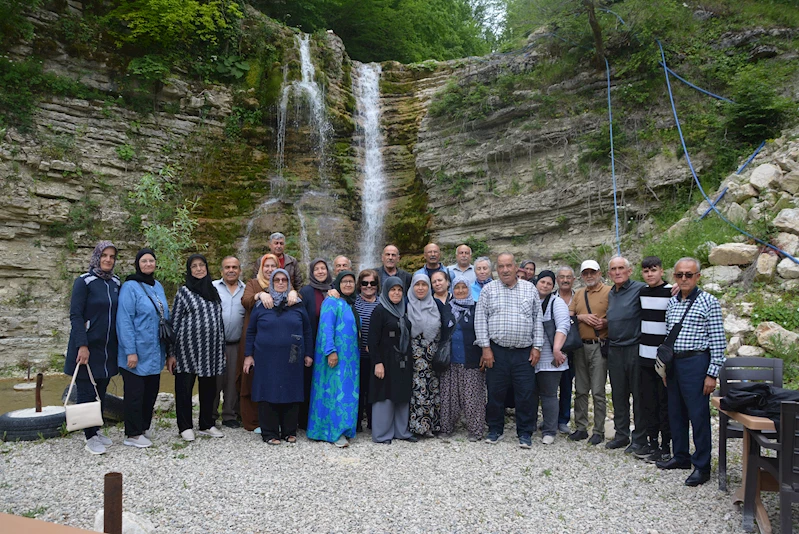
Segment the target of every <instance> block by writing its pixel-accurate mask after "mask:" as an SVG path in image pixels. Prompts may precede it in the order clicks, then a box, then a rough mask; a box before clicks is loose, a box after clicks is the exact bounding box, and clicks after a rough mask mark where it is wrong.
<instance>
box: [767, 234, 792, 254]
mask: <svg viewBox="0 0 799 534" xmlns="http://www.w3.org/2000/svg"><path fill="white" fill-rule="evenodd" d="M772 243H773V244H774V246H775V247H777V248H779V249H781V250H784V251H785V252H787V253H788V254H790V255H791V256H794V255H796V253H797V252H799V236H797V235H795V234H789V233H787V232H780V233H779V234H777V237H775V238H774V239H773V240H772Z"/></svg>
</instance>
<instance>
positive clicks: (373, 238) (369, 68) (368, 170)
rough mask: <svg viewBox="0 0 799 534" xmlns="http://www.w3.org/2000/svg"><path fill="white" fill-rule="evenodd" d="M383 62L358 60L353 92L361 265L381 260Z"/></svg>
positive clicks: (368, 266)
mask: <svg viewBox="0 0 799 534" xmlns="http://www.w3.org/2000/svg"><path fill="white" fill-rule="evenodd" d="M380 74H381V69H380V65H378V64H376V63H370V64H368V65H364V64H361V63H356V76H355V77H354V79H353V88H352V89H353V90H352V92H353V94H354V95H355V107H356V112H357V130H356V133H357V134H359V135H358V137H359V145H360V149H361V153H362V154H361V164H360V171H361V174H362V176H363V178H362V180H363V187H362V193H361V205H362V223H363V230H362V235H361V243H360V260H361V261H360V268H361V269H367V268H371V267H373V266H375V265H378V264H379V263H380V255H379V254H380V250H379V247H380V243H381V241H382V237H383V217H384V214H385V196H386V193H385V173H384V172H383V154H382V152H381V149H382V147H383V134H382V133H381V131H380Z"/></svg>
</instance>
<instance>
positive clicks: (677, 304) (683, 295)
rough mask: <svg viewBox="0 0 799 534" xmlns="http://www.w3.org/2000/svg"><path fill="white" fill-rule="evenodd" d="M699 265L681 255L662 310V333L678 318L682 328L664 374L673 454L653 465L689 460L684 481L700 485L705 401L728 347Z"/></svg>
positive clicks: (707, 439)
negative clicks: (704, 288) (690, 432)
mask: <svg viewBox="0 0 799 534" xmlns="http://www.w3.org/2000/svg"><path fill="white" fill-rule="evenodd" d="M700 270H701V264H700V263H699V260H697V259H695V258H682V259H681V260H679V261H678V262H677V264H676V265H675V266H674V280H675V282H676V283H677V285H678V286H679V288H680V292H679V293H678V294H677V295H675V296H673V297H672V298H671V300H670V301H669V306H668V308H667V310H666V332H667V333H668V332H670V331H671V329H672V328H674V327H675V325H677V324H678V323H680V320H681V319H682V327H681V328H682V329H681V330H680V331H679V334H678V335H677V338H676V339H675V340H674V361H673V362H672V364H671V367H670V368H669V369H668V371H667V375H666V378H665V381H666V386H667V388H668V396H669V400H668V402H669V425H670V426H671V439H672V445H673V447H674V457H672V458H671V460H668V461H665V462H664V461H660V462H657V466H658V467H659V468H661V469H690V468H691V465H692V464H693V468H694V470H693V472H692V473H691V475H690V476H689V477H688V478H687V479H686V480H685V485H686V486H698V485H700V484H704V483H705V482H707V481H708V480H710V447H711V437H712V436H711V431H710V407H709V405H708V402H709V400H710V399H709V397H710V394H711V393H712V392H713V390H714V389H716V379H717V377H718V376H719V370H720V369H721V367H722V366H723V365H724V361H725V359H726V358H725V356H724V350H725V349H726V347H727V341H726V338H725V336H724V320H723V318H722V316H721V305H720V304H719V301H718V299H716V297H714V296H713V295H710V294H709V293H706V292H704V291H702V290H701V289H699V288H698V287H697V284H698V283H699V279H700V278H701V277H702V275H701V273H700ZM692 302H693V304H691V303H692ZM689 306H690V309H688V307H689ZM686 310H688V313H687V314H686ZM683 315H685V318H683ZM689 422H690V424H691V428H692V430H693V435H694V447H695V451H694V454H693V455H691V456H689V455H688V452H689V443H688V423H689Z"/></svg>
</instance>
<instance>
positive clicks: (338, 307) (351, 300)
mask: <svg viewBox="0 0 799 534" xmlns="http://www.w3.org/2000/svg"><path fill="white" fill-rule="evenodd" d="M333 289H335V290H336V291H338V293H339V294H340V295H341V298H338V299H334V298H329V299H325V301H324V302H323V303H322V310H321V313H320V315H319V331H318V332H317V334H316V351H315V354H314V365H313V383H312V385H311V406H310V414H309V417H308V431H307V436H308V438H310V439H315V440H318V441H327V442H330V443H334V444H335V445H336V446H337V447H346V446H347V445H349V442H348V441H347V438H353V437H355V427H356V419H357V416H358V384H359V380H360V376H359V375H360V372H359V371H360V369H359V368H360V353H359V352H358V312H357V310H356V309H355V273H353V272H352V271H342V272H340V273H339V274H338V276H337V277H336V280H335V281H334V282H333Z"/></svg>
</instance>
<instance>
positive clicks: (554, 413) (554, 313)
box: [533, 271, 570, 445]
mask: <svg viewBox="0 0 799 534" xmlns="http://www.w3.org/2000/svg"><path fill="white" fill-rule="evenodd" d="M535 287H536V288H537V289H538V294H539V297H540V298H541V310H542V312H543V315H542V318H541V320H542V321H543V322H544V323H547V322H548V321H553V322H554V330H555V336H554V340H552V339H550V338H549V335H548V334H547V335H544V344H543V346H542V347H541V358H540V359H539V360H538V363H537V364H536V365H535V382H536V387H535V389H534V390H533V405H534V406H535V417H536V419H538V400H539V398H540V399H541V412H542V413H543V415H544V427H543V429H542V431H541V434H542V435H543V439H542V442H543V443H544V445H549V444H551V443H552V442H554V441H555V434H556V433H557V430H558V386H559V385H560V377H561V374H563V371H565V370H566V369H568V368H569V361H568V359H567V358H566V355H565V354H564V353H563V352H561V350H560V349H561V347H562V346H563V343H564V342H565V341H566V336H567V335H568V333H569V327H570V322H569V307H568V306H567V305H566V303H565V302H564V301H563V299H562V298H560V297H559V296H558V293H557V292H554V293H553V291H552V290H553V289H554V287H555V273H553V272H552V271H541V273H540V274H539V275H538V281H537V282H536V285H535ZM545 333H546V332H545ZM533 428H535V427H533Z"/></svg>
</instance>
